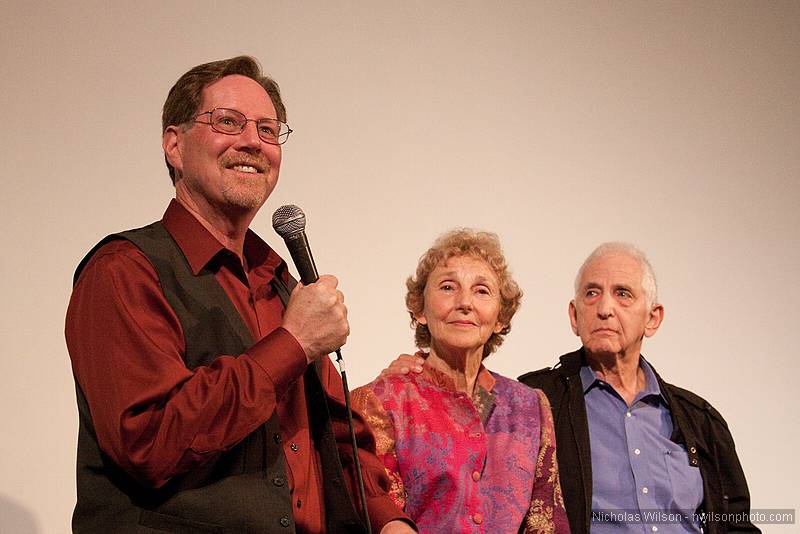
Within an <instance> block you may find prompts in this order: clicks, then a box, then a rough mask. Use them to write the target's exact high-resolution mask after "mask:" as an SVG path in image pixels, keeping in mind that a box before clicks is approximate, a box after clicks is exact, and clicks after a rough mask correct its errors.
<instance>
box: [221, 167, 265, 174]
mask: <svg viewBox="0 0 800 534" xmlns="http://www.w3.org/2000/svg"><path fill="white" fill-rule="evenodd" d="M228 168H229V169H233V170H234V171H237V172H243V173H246V174H258V173H259V172H261V171H260V170H259V169H257V168H256V167H253V166H252V165H232V166H230V167H228Z"/></svg>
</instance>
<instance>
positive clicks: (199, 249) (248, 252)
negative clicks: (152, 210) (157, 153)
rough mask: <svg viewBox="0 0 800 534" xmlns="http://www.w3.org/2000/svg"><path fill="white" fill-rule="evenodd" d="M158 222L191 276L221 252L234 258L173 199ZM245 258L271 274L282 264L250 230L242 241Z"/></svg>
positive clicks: (234, 255)
mask: <svg viewBox="0 0 800 534" xmlns="http://www.w3.org/2000/svg"><path fill="white" fill-rule="evenodd" d="M161 222H162V224H163V225H164V228H166V229H167V231H168V232H169V233H170V235H171V236H172V238H173V239H174V240H175V242H176V243H177V244H178V247H180V249H181V251H183V255H184V256H185V257H186V261H187V262H188V263H189V267H190V268H191V269H192V273H193V274H194V275H197V274H198V273H199V272H200V271H201V270H202V269H203V268H204V267H205V266H206V265H208V263H209V262H210V261H211V260H212V259H214V258H215V257H216V256H217V255H218V254H219V253H220V252H222V251H223V250H227V251H228V252H229V253H230V254H231V255H232V257H236V254H235V253H234V252H233V251H230V250H228V249H227V248H225V246H224V245H223V244H222V243H220V242H219V241H218V240H217V238H215V237H214V236H213V235H212V234H211V232H209V231H208V230H207V229H206V228H205V227H204V226H203V225H202V224H201V223H200V221H198V220H197V219H196V218H195V216H194V215H192V213H191V212H190V211H189V210H187V209H186V208H185V207H183V206H182V205H181V203H180V202H178V201H177V200H175V199H172V200H171V201H170V203H169V206H167V211H165V212H164V217H163V218H162V220H161ZM244 257H245V258H246V259H247V263H248V265H257V266H261V267H259V268H260V269H266V270H268V271H271V272H272V273H274V272H275V269H277V267H278V266H279V265H280V264H281V262H282V260H281V258H280V256H278V255H277V254H276V253H275V252H274V251H273V250H272V249H271V248H270V247H269V245H267V243H265V242H264V241H263V240H262V239H261V238H260V237H258V236H257V235H256V234H255V232H252V231H251V230H249V229H248V230H247V234H246V235H245V238H244ZM237 261H238V260H237ZM259 274H261V275H264V274H268V273H259Z"/></svg>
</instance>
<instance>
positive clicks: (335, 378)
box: [323, 358, 414, 532]
mask: <svg viewBox="0 0 800 534" xmlns="http://www.w3.org/2000/svg"><path fill="white" fill-rule="evenodd" d="M324 361H325V363H326V365H325V366H323V370H324V371H323V384H324V385H325V389H326V391H327V392H328V395H329V397H330V398H331V400H332V401H334V402H333V403H331V404H332V406H331V420H332V423H333V430H334V433H335V434H336V442H337V443H338V445H339V456H340V457H341V458H342V464H343V465H344V467H345V470H346V471H347V473H346V475H347V477H346V478H348V481H349V483H350V488H351V495H353V498H354V499H355V500H356V501H357V503H356V506H357V507H358V509H359V510H360V509H361V506H360V500H359V499H360V497H359V494H358V482H357V481H356V477H355V472H354V469H353V461H352V458H353V448H352V445H351V443H352V442H351V439H350V429H349V427H348V425H347V419H346V417H345V413H346V411H345V406H344V390H343V388H342V381H341V378H340V377H339V373H338V372H337V371H336V369H335V368H334V366H333V364H332V363H331V361H330V359H329V358H325V359H324ZM351 407H352V409H353V426H354V428H355V433H356V441H357V442H358V458H359V461H360V463H361V472H362V476H363V478H364V491H365V492H366V496H367V510H368V511H369V519H370V523H371V526H372V531H373V532H380V531H381V529H382V528H383V527H384V526H385V525H386V524H387V523H389V522H390V521H393V520H401V521H405V522H407V523H408V524H409V525H412V526H413V525H414V522H413V521H411V518H410V517H408V516H407V515H406V514H404V513H403V512H401V511H400V509H399V508H398V507H397V505H396V504H395V503H394V501H393V500H392V497H391V496H390V495H389V493H387V492H388V491H389V489H390V482H389V477H388V476H387V475H386V470H385V469H384V466H383V462H382V461H381V460H380V459H379V458H378V456H377V455H376V451H375V439H374V437H373V435H372V432H370V429H369V427H368V426H367V425H366V423H365V422H364V417H363V416H362V415H361V413H359V411H357V409H356V407H355V406H354V405H353V406H351Z"/></svg>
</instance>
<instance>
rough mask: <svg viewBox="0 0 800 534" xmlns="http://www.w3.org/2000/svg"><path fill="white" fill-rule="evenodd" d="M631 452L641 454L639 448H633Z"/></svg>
mask: <svg viewBox="0 0 800 534" xmlns="http://www.w3.org/2000/svg"><path fill="white" fill-rule="evenodd" d="M633 454H635V455H636V456H639V455H640V454H642V451H640V450H639V449H633Z"/></svg>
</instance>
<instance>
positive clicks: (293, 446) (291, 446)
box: [289, 443, 300, 452]
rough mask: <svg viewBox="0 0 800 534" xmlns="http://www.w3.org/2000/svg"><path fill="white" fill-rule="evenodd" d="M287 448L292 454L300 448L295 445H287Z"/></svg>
mask: <svg viewBox="0 0 800 534" xmlns="http://www.w3.org/2000/svg"><path fill="white" fill-rule="evenodd" d="M289 448H290V449H292V451H293V452H297V450H298V449H299V448H300V447H298V446H297V443H292V444H291V445H289Z"/></svg>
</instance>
